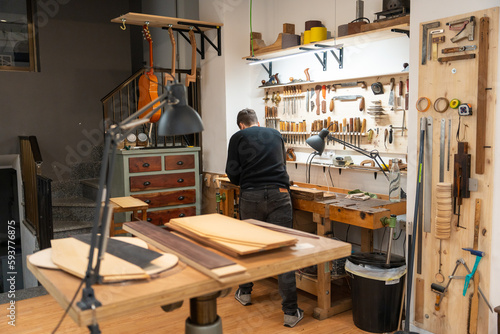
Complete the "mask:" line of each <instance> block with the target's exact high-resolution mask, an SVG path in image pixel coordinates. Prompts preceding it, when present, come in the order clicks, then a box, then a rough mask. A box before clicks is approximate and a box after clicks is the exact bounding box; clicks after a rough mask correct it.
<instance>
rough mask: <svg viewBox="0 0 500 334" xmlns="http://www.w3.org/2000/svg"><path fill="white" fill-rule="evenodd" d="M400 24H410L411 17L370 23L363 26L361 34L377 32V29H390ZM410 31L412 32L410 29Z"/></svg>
mask: <svg viewBox="0 0 500 334" xmlns="http://www.w3.org/2000/svg"><path fill="white" fill-rule="evenodd" d="M400 24H410V15H406V16H403V17H397V18H395V19H391V20H384V21H380V22H373V23H368V24H364V25H362V26H361V28H360V31H361V32H369V31H372V30H377V29H382V28H390V27H393V26H396V25H400ZM408 30H410V29H409V28H408Z"/></svg>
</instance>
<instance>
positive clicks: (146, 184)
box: [143, 181, 151, 187]
mask: <svg viewBox="0 0 500 334" xmlns="http://www.w3.org/2000/svg"><path fill="white" fill-rule="evenodd" d="M143 184H144V186H146V187H147V186H149V185H151V182H149V181H146V182H144V183H143Z"/></svg>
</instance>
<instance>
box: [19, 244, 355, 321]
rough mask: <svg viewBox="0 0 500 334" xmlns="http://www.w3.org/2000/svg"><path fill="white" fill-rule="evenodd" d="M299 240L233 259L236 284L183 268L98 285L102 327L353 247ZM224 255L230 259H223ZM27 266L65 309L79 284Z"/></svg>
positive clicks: (83, 315) (84, 314)
mask: <svg viewBox="0 0 500 334" xmlns="http://www.w3.org/2000/svg"><path fill="white" fill-rule="evenodd" d="M294 236H295V237H296V238H297V239H298V243H297V244H296V245H295V246H294V247H284V248H282V249H277V250H273V251H266V252H263V253H261V254H257V255H252V256H247V257H242V258H231V259H232V260H233V261H234V262H236V263H238V264H241V265H242V266H244V267H246V268H247V275H245V276H241V275H239V276H238V277H236V278H235V280H234V281H231V280H229V281H224V282H218V281H216V280H214V279H212V278H210V277H208V276H206V275H204V274H202V273H200V272H199V271H197V270H195V269H193V268H191V267H189V266H187V265H185V264H184V263H182V262H180V263H179V264H178V265H177V266H176V267H175V268H173V269H171V270H170V271H167V272H165V273H163V274H161V275H160V277H158V278H154V279H151V280H148V281H140V282H126V283H119V284H105V285H101V284H97V285H95V286H94V290H95V295H96V298H97V299H98V300H99V301H100V302H101V303H102V306H101V307H98V308H97V310H96V317H97V321H101V320H105V319H109V318H112V317H114V316H116V314H121V315H123V314H126V313H133V312H135V311H136V310H137V309H141V308H143V307H148V306H154V305H158V306H161V305H167V304H171V303H174V302H177V301H181V300H184V299H188V298H194V297H198V296H202V295H205V294H209V293H212V292H216V291H219V290H223V289H227V288H231V287H233V286H235V285H237V284H241V283H245V282H250V281H255V280H259V279H263V278H266V277H271V276H275V275H278V274H281V273H284V272H287V271H291V270H296V269H299V268H304V267H307V266H311V265H314V264H317V263H322V262H327V261H331V260H334V259H338V258H343V257H346V256H349V255H350V253H351V245H350V244H348V243H345V242H341V241H337V240H333V239H328V238H323V237H319V238H318V237H317V236H316V235H311V236H310V237H309V236H306V235H304V236H301V235H294ZM210 250H212V251H214V252H217V251H216V250H213V249H210ZM219 254H221V255H222V256H226V257H228V256H227V255H224V254H222V253H219ZM27 264H28V268H29V269H30V270H31V272H32V273H33V274H34V275H35V277H36V278H37V279H38V280H39V281H40V283H41V284H42V285H43V286H44V287H45V288H46V289H47V291H48V292H49V293H50V294H51V295H52V296H53V297H54V298H55V299H56V301H57V302H58V303H59V304H60V305H61V307H62V308H64V309H65V308H66V307H67V306H68V304H69V302H70V301H71V298H72V297H73V295H74V294H75V292H76V290H77V288H78V286H79V283H80V279H78V278H76V277H75V276H72V275H70V274H68V273H66V272H64V271H61V270H51V269H43V268H39V267H35V266H33V265H31V264H30V262H29V261H27ZM80 299H81V291H80V292H78V296H77V298H76V301H78V300H80ZM69 315H70V316H71V318H72V319H73V320H74V321H75V322H76V323H77V324H78V325H79V326H87V325H89V324H91V323H92V311H91V310H86V311H82V310H80V309H79V308H78V307H77V306H76V305H72V306H71V308H70V310H69Z"/></svg>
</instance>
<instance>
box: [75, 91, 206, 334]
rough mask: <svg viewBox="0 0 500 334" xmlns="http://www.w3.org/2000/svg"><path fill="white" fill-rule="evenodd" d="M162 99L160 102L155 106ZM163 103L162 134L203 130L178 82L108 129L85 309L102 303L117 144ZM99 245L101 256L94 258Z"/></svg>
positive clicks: (95, 329)
mask: <svg viewBox="0 0 500 334" xmlns="http://www.w3.org/2000/svg"><path fill="white" fill-rule="evenodd" d="M158 102H160V104H159V105H158V106H156V107H154V105H155V104H156V103H158ZM163 106H165V108H164V110H163V113H162V115H161V117H160V120H159V122H158V135H160V136H175V135H185V134H190V133H197V132H201V131H203V123H202V121H201V118H200V116H199V115H198V113H197V112H196V111H195V110H194V109H193V108H191V107H190V106H188V105H187V104H186V87H185V86H184V85H182V84H180V83H174V84H172V85H169V86H167V87H166V91H165V93H163V94H161V95H160V96H159V97H158V98H156V99H155V100H153V101H151V102H150V103H148V104H147V105H146V106H144V107H143V108H141V109H140V110H138V111H136V112H135V113H133V114H132V115H130V116H129V117H128V118H126V119H124V120H122V121H121V122H120V123H118V124H114V125H112V126H111V127H110V128H109V129H108V130H107V131H106V132H105V137H104V152H103V158H102V162H101V171H100V176H99V191H98V194H97V205H96V209H95V213H94V223H93V225H92V230H91V239H90V251H89V262H88V266H87V271H86V273H85V278H84V282H85V287H84V288H83V291H82V299H81V300H80V301H79V302H78V303H77V305H78V307H79V308H80V309H82V310H88V309H95V308H97V307H99V306H101V305H102V304H101V303H100V302H99V301H98V300H97V299H96V297H95V295H94V289H93V288H92V285H93V284H96V283H98V282H100V281H101V280H100V276H99V269H100V265H101V260H102V258H103V257H104V254H105V253H106V246H107V242H106V240H107V235H106V234H107V231H108V225H109V219H108V218H109V217H110V213H111V212H110V208H109V198H110V193H111V191H110V190H111V181H112V179H113V170H114V162H115V154H116V148H117V145H118V143H120V142H121V141H123V140H124V139H125V138H126V137H127V135H128V134H129V133H131V132H132V131H134V129H135V128H136V127H138V126H139V125H142V124H145V123H147V122H149V120H150V117H151V116H152V115H154V114H155V113H156V111H158V110H159V109H160V108H162V107H163ZM138 117H143V118H138ZM99 226H100V227H101V231H100V233H101V237H99ZM96 249H97V257H96V259H95V260H94V252H95V250H96ZM88 328H89V330H90V332H91V333H100V330H99V325H98V324H97V323H95V324H92V325H90V326H88Z"/></svg>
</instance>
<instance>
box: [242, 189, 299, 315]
mask: <svg viewBox="0 0 500 334" xmlns="http://www.w3.org/2000/svg"><path fill="white" fill-rule="evenodd" d="M239 207H240V218H241V219H257V220H260V221H263V222H267V223H272V224H276V225H280V226H284V227H290V228H291V227H293V218H292V215H293V210H292V201H291V198H290V193H289V192H288V191H287V189H285V188H277V187H276V188H267V189H244V190H242V191H241V193H240V205H239ZM252 287H253V283H246V284H242V285H240V289H241V292H242V293H250V292H252ZM278 287H279V293H280V295H281V298H282V299H283V301H282V309H283V312H285V313H295V312H296V311H297V308H298V306H297V287H296V284H295V272H294V271H290V272H287V273H284V274H281V275H278Z"/></svg>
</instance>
